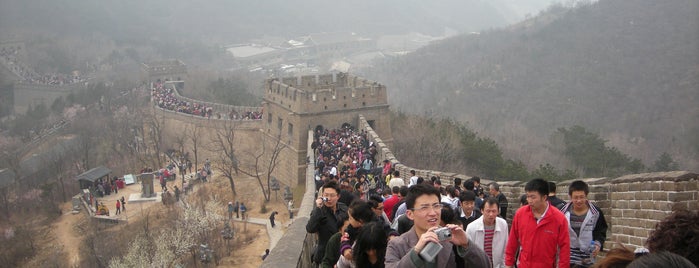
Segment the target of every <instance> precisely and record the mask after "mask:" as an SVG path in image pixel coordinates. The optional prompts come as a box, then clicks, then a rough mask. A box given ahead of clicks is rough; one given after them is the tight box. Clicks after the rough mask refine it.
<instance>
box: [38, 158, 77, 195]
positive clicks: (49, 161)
mask: <svg viewBox="0 0 699 268" xmlns="http://www.w3.org/2000/svg"><path fill="white" fill-rule="evenodd" d="M59 148H60V149H57V151H54V152H47V153H45V154H44V155H43V157H42V158H43V159H42V160H43V162H44V163H46V165H47V166H48V167H49V169H51V173H52V174H53V175H54V176H56V181H57V183H58V187H59V188H60V190H61V200H62V201H63V202H66V187H65V184H64V183H63V180H64V178H65V175H66V171H67V170H68V163H69V162H70V161H69V159H68V158H67V156H68V154H69V153H68V148H64V147H63V146H60V147H59Z"/></svg>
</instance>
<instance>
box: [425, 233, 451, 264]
mask: <svg viewBox="0 0 699 268" xmlns="http://www.w3.org/2000/svg"><path fill="white" fill-rule="evenodd" d="M432 232H434V233H435V234H437V238H439V241H446V240H450V239H451V229H449V227H440V228H437V229H434V230H433V231H432ZM442 248H443V247H442V245H441V244H439V243H427V245H425V247H424V248H423V249H422V250H421V251H420V253H419V254H418V255H420V257H422V259H424V260H425V261H427V262H433V261H434V258H435V257H437V254H439V251H441V250H442Z"/></svg>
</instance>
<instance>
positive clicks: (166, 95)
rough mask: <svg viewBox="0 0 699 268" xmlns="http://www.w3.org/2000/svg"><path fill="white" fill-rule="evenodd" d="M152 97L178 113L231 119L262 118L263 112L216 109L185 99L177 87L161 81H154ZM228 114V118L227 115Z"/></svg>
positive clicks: (157, 102) (160, 105)
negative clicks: (177, 90) (179, 96)
mask: <svg viewBox="0 0 699 268" xmlns="http://www.w3.org/2000/svg"><path fill="white" fill-rule="evenodd" d="M151 98H152V100H153V101H154V102H155V103H156V105H158V107H160V108H162V109H166V110H170V111H175V112H178V113H185V114H191V115H195V116H201V117H206V118H212V117H215V118H216V119H231V120H260V119H262V113H261V112H258V111H243V112H239V111H236V110H231V111H229V112H221V111H214V108H213V107H212V106H209V105H206V104H204V103H198V102H193V101H190V100H183V99H180V98H178V97H177V95H176V94H175V89H173V88H171V87H167V86H165V84H164V83H163V82H161V81H157V82H155V83H153V86H152V89H151ZM225 116H227V118H226V117H225Z"/></svg>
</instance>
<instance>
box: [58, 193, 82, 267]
mask: <svg viewBox="0 0 699 268" xmlns="http://www.w3.org/2000/svg"><path fill="white" fill-rule="evenodd" d="M61 211H65V213H63V215H61V217H60V218H59V219H58V221H56V223H54V224H53V225H52V228H51V229H52V230H54V231H53V232H54V234H55V235H56V243H58V244H59V245H63V251H65V253H66V255H67V256H68V264H69V267H78V265H79V264H80V243H81V241H82V234H80V233H78V232H76V231H75V229H74V227H75V226H76V225H77V224H78V223H79V222H80V221H81V220H83V219H84V217H85V213H84V212H81V213H80V214H72V213H71V204H70V203H64V204H63V205H62V206H61Z"/></svg>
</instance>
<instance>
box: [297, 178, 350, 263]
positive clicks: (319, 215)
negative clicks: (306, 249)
mask: <svg viewBox="0 0 699 268" xmlns="http://www.w3.org/2000/svg"><path fill="white" fill-rule="evenodd" d="M339 199H340V186H339V185H338V184H337V182H336V181H329V182H327V183H325V184H324V185H323V187H322V188H321V191H320V196H318V199H316V207H315V208H314V209H313V211H312V212H311V217H310V218H309V219H308V223H307V224H306V231H307V232H309V233H318V245H317V246H316V248H315V250H314V251H313V262H314V263H316V264H320V263H321V261H322V260H323V257H324V255H325V245H326V243H327V242H328V240H330V237H331V236H332V235H333V234H335V233H337V230H338V227H337V226H338V225H337V222H338V219H339V218H340V215H343V214H344V215H345V216H346V215H347V206H346V205H345V204H343V203H341V202H339V201H338V200H339Z"/></svg>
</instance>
